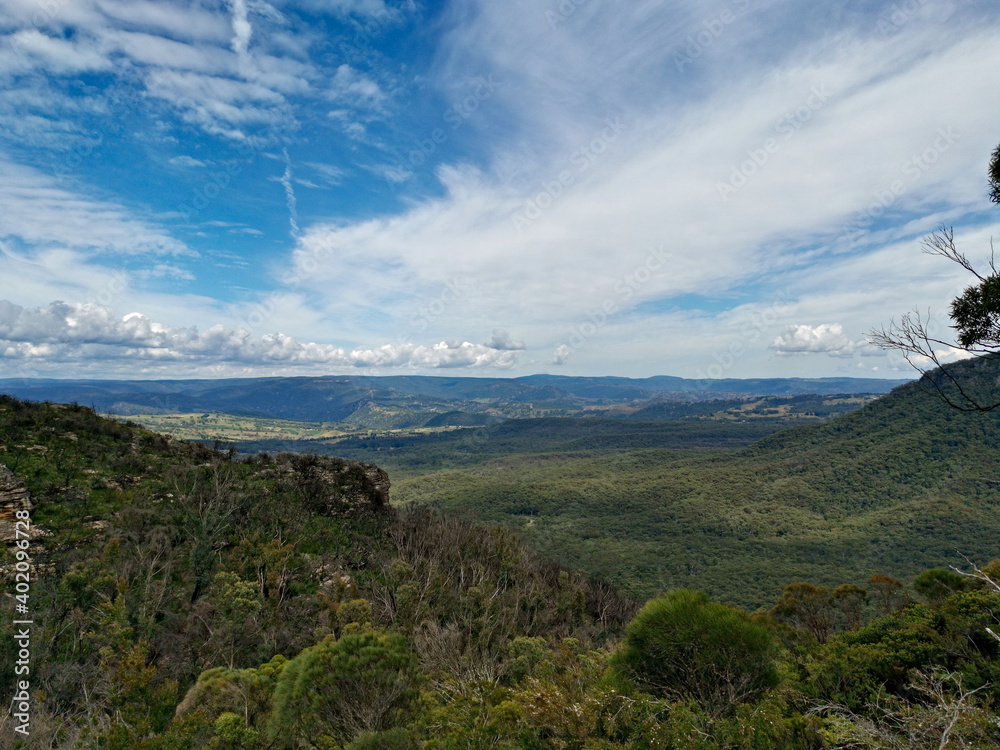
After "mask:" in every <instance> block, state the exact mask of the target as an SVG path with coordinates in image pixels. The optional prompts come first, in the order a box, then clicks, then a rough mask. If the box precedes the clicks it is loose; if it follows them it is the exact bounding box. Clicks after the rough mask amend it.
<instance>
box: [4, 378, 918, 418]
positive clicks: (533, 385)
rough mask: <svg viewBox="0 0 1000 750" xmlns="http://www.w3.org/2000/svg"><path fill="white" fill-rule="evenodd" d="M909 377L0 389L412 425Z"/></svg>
mask: <svg viewBox="0 0 1000 750" xmlns="http://www.w3.org/2000/svg"><path fill="white" fill-rule="evenodd" d="M906 382H909V381H906V380H879V379H873V378H815V379H810V378H759V379H748V380H739V379H726V380H689V379H685V378H677V377H670V376H657V377H651V378H642V379H633V378H619V377H593V378H585V377H566V376H560V375H529V376H527V377H521V378H469V377H458V378H448V377H430V376H416V375H395V376H387V377H365V376H329V377H311V378H239V379H226V380H47V379H0V393H6V394H9V395H12V396H16V397H17V398H22V399H29V400H33V401H51V402H57V403H79V404H81V405H83V406H91V407H93V408H95V409H96V410H97V411H100V412H104V413H112V414H120V415H123V416H134V415H139V414H150V413H194V412H221V413H227V414H243V415H254V416H260V417H273V418H280V419H298V420H308V421H314V422H350V421H354V422H357V423H358V424H362V423H365V424H377V423H378V422H379V420H382V421H383V422H385V423H386V424H387V425H388V424H391V425H393V426H408V425H411V424H418V423H419V424H424V423H426V422H427V420H428V419H432V418H433V417H434V416H435V415H447V417H446V419H447V420H448V422H449V423H454V424H463V423H465V422H468V423H469V424H477V423H478V424H481V423H482V422H483V418H484V414H485V415H487V416H492V417H496V418H508V417H532V416H560V415H561V416H570V415H573V414H575V413H580V412H582V410H584V409H593V408H595V407H607V406H612V405H615V404H641V403H643V402H656V401H682V402H692V401H705V400H712V399H722V398H741V397H754V396H794V395H801V394H812V393H815V394H821V395H830V394H839V393H852V394H861V393H875V394H882V393H888V392H889V391H891V390H892V389H893V388H895V387H897V386H899V385H902V384H904V383H906Z"/></svg>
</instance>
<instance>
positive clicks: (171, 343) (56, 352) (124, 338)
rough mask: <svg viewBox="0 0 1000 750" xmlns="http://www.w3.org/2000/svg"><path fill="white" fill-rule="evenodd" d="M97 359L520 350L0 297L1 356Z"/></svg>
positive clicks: (422, 364)
mask: <svg viewBox="0 0 1000 750" xmlns="http://www.w3.org/2000/svg"><path fill="white" fill-rule="evenodd" d="M81 356H84V357H87V358H90V359H93V358H98V357H101V358H104V359H111V360H114V359H119V360H144V361H156V362H187V363H238V364H245V365H291V366H321V367H327V368H329V367H336V368H348V367H365V368H387V367H418V368H432V369H433V368H457V367H493V368H500V369H505V368H509V367H512V366H514V365H515V364H516V362H517V359H516V354H515V352H513V351H511V350H507V349H499V348H495V347H492V346H488V345H485V344H473V343H469V342H467V341H465V342H445V341H442V342H440V343H438V344H434V345H431V346H425V345H419V344H413V343H400V344H386V345H385V346H381V347H377V348H371V349H366V348H356V349H353V350H347V349H344V348H342V347H337V346H332V345H329V344H317V343H311V342H309V343H305V342H300V341H298V340H296V339H295V338H293V337H291V336H288V335H286V334H283V333H272V334H265V335H263V336H257V337H255V336H253V335H252V334H251V333H250V332H249V331H245V330H241V331H235V330H232V329H229V328H226V327H224V326H221V325H214V326H212V327H210V328H208V329H207V330H205V331H204V332H202V331H199V330H198V329H197V328H196V327H194V326H192V327H188V328H182V327H173V326H167V325H163V324H161V323H158V322H156V321H154V320H151V319H150V318H149V317H147V316H146V315H143V314H142V313H138V312H133V313H129V314H127V315H125V316H121V317H119V316H118V315H116V313H115V312H114V310H113V309H112V308H110V307H107V306H104V305H97V304H92V303H83V304H80V303H67V302H61V301H56V302H52V303H51V304H49V305H47V306H45V307H38V308H33V309H28V308H24V307H22V306H20V305H16V304H14V303H12V302H9V301H6V300H0V359H6V360H22V359H38V358H43V359H45V360H46V361H47V362H53V363H54V362H62V361H71V360H74V359H77V358H79V357H81Z"/></svg>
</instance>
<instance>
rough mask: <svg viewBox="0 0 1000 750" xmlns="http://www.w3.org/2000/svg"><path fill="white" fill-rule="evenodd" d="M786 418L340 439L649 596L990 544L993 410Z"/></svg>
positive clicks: (753, 592) (906, 399) (850, 572)
mask: <svg viewBox="0 0 1000 750" xmlns="http://www.w3.org/2000/svg"><path fill="white" fill-rule="evenodd" d="M990 364H991V363H989V362H976V363H969V365H967V366H968V367H970V368H972V367H974V368H980V369H982V370H983V371H984V372H986V371H987V370H988V367H989V366H990ZM994 367H995V364H994ZM993 372H994V374H993V375H992V377H994V378H995V376H996V375H995V370H994V371H993ZM785 426H787V423H783V422H780V421H773V422H769V421H768V420H767V419H759V420H747V421H746V422H737V421H733V420H720V419H705V418H703V416H699V415H689V416H687V417H685V418H682V419H677V420H672V421H671V420H661V421H656V422H645V421H639V420H601V419H592V420H557V419H549V420H530V421H511V422H506V423H504V424H501V425H495V426H492V427H487V428H482V429H479V430H466V431H456V432H451V433H443V434H438V435H428V436H422V437H421V436H415V437H410V438H406V437H392V436H388V437H377V438H365V439H360V438H358V439H350V440H347V441H344V442H342V443H340V444H339V445H338V447H339V448H340V449H341V450H342V455H348V456H351V457H353V458H359V459H362V460H368V461H377V462H378V463H379V464H380V465H384V466H386V467H388V469H389V470H390V471H391V472H392V474H393V476H394V478H395V497H396V499H397V500H399V501H405V502H417V503H431V504H433V505H435V506H437V507H440V508H442V509H445V510H447V511H448V512H454V511H458V510H459V509H461V511H462V512H465V513H469V514H470V515H471V516H472V517H474V518H477V519H479V520H484V521H489V522H502V523H506V524H511V525H515V526H520V527H522V528H523V529H524V532H525V534H526V535H527V537H528V538H529V539H530V540H532V541H533V543H534V544H535V545H536V546H537V547H538V548H539V549H541V550H542V551H543V552H544V553H545V554H547V555H550V556H552V557H553V558H555V559H557V560H559V561H561V562H563V563H564V564H567V565H569V566H571V567H575V568H580V569H583V570H587V571H589V572H591V573H593V574H596V575H600V576H601V577H603V578H605V579H607V580H610V581H612V582H613V583H615V585H616V586H618V587H619V588H622V589H624V590H626V591H629V592H630V593H632V595H634V596H636V597H637V598H639V599H645V598H648V597H650V596H653V595H655V594H657V593H659V592H660V591H663V590H665V589H669V588H678V587H687V588H695V589H699V590H703V591H706V592H707V593H709V594H710V595H711V596H713V597H716V598H718V599H720V600H722V601H726V602H728V603H735V604H741V605H743V606H749V607H758V606H766V605H768V603H769V602H773V601H774V599H775V598H776V597H778V596H779V595H780V592H781V590H782V588H783V587H784V585H785V584H786V583H787V582H788V581H789V580H793V579H796V578H807V579H809V580H813V581H815V582H817V583H822V584H824V585H828V586H835V585H838V584H839V583H843V582H852V583H856V584H860V583H863V582H864V581H865V580H867V579H868V578H869V577H870V576H871V575H873V574H876V573H882V572H890V573H893V574H895V575H899V576H905V577H910V576H915V575H917V574H918V573H919V572H920V571H921V570H923V569H925V568H928V567H940V566H947V565H950V564H956V563H958V562H961V558H960V557H959V555H958V553H959V552H963V553H965V554H967V555H970V556H971V557H973V558H975V559H989V558H991V557H993V556H994V555H995V542H994V540H995V539H996V538H998V536H1000V514H998V513H997V506H998V502H1000V476H998V475H997V472H996V468H995V467H996V465H997V460H998V459H1000V417H998V415H997V414H963V413H958V412H956V411H954V410H952V409H950V408H948V407H947V405H946V404H944V403H943V402H942V401H941V400H940V399H938V398H937V397H936V395H935V389H933V388H932V387H930V386H927V385H925V384H923V383H913V384H909V385H905V386H903V387H901V388H899V389H897V390H896V391H894V392H893V393H892V394H889V395H887V396H883V397H881V398H879V399H876V400H875V401H873V402H871V403H869V404H867V405H865V406H864V407H862V408H860V409H857V410H854V411H852V412H850V413H848V414H844V415H841V416H838V417H836V418H833V419H830V420H828V421H825V422H821V423H813V424H803V425H800V426H797V427H793V428H791V429H782V428H783V427H785ZM755 441H756V442H755ZM751 443H752V444H751Z"/></svg>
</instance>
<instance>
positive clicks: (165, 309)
mask: <svg viewBox="0 0 1000 750" xmlns="http://www.w3.org/2000/svg"><path fill="white" fill-rule="evenodd" d="M997 70H1000V19H998V16H997V14H996V9H995V4H994V3H991V2H981V1H978V0H970V1H968V2H962V3H959V2H952V1H950V0H901V1H900V2H895V3H889V2H885V3H882V2H839V3H827V4H823V3H805V2H801V1H799V2H792V1H790V0H730V1H729V2H693V1H690V2H685V1H677V2H648V1H647V2H643V1H641V0H636V1H635V2H630V3H622V2H611V1H610V0H531V1H529V0H503V1H502V2H501V1H500V0H492V1H490V0H464V2H443V1H442V2H418V1H417V0H404V1H402V2H401V1H400V0H272V2H264V0H215V1H211V0H185V1H180V0H156V1H155V2H149V1H147V0H0V376H5V377H20V376H48V377H129V378H148V377H223V376H247V375H261V376H264V375H278V374H282V375H287V374H293V375H294V374H297V375H316V374H326V373H357V374H404V373H421V374H441V375H445V374H449V375H457V374H462V375H481V376H496V375H509V376H516V375H523V374H529V373H536V372H550V373H556V374H567V375H624V376H634V377H642V376H649V375H655V374H669V375H678V376H682V377H763V376H774V377H782V376H800V377H823V376H833V375H856V376H865V377H871V376H875V377H909V376H910V375H911V374H912V371H911V370H909V369H908V368H907V366H906V364H905V363H903V362H900V361H899V360H898V359H897V358H895V357H893V356H891V355H887V354H886V353H884V352H881V351H879V350H875V349H873V348H872V347H871V346H870V345H868V344H867V343H866V341H865V337H866V334H867V333H868V331H870V330H871V329H872V328H874V327H878V326H880V325H882V324H883V323H887V322H888V321H889V320H890V319H891V318H892V317H897V318H898V316H900V315H901V314H903V313H905V312H907V311H909V310H913V309H919V310H921V311H923V312H925V313H926V312H927V311H928V309H929V311H930V315H931V321H932V325H933V326H936V327H937V330H938V332H940V333H945V334H946V333H947V331H946V329H945V326H946V325H947V317H946V312H947V304H948V301H949V300H950V299H951V298H952V297H954V296H955V295H956V294H957V293H958V292H960V291H961V289H962V288H963V287H964V286H965V285H966V284H968V283H969V279H968V278H966V277H965V276H963V273H964V272H963V271H962V270H961V269H959V268H958V267H957V266H956V267H949V264H948V263H947V262H946V261H944V260H942V259H940V258H932V257H928V256H926V255H922V254H921V252H920V240H921V238H922V237H923V236H925V235H926V234H928V233H929V232H931V231H933V230H934V229H936V228H937V227H939V226H941V225H949V226H954V227H955V232H956V239H957V240H958V242H959V244H960V247H961V248H962V249H963V250H964V251H965V252H966V253H967V254H968V255H969V257H970V260H973V261H974V262H983V263H985V261H986V260H987V259H988V253H989V244H990V237H991V236H993V235H995V234H997V231H996V229H997V223H998V217H1000V213H998V212H997V209H996V207H993V206H991V204H989V203H988V201H987V198H986V194H987V193H986V165H987V162H988V159H989V155H990V152H991V151H992V149H993V148H994V147H995V146H996V145H997V143H998V142H1000V125H998V123H1000V96H998V94H997V87H996V82H995V80H994V79H995V73H996V71H997Z"/></svg>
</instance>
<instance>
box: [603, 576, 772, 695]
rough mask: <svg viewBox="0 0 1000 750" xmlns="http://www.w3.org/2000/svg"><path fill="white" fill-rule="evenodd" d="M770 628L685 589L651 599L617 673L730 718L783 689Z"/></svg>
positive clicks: (630, 632) (618, 659) (632, 628)
mask: <svg viewBox="0 0 1000 750" xmlns="http://www.w3.org/2000/svg"><path fill="white" fill-rule="evenodd" d="M776 655H777V646H776V643H775V639H774V636H773V634H772V633H771V631H770V630H769V629H768V628H767V627H766V626H765V625H762V624H760V623H756V622H752V621H751V620H750V619H749V618H748V617H747V615H746V614H745V613H743V612H741V611H739V610H736V609H733V608H732V607H728V606H726V605H723V604H718V603H716V602H712V601H710V600H709V598H708V597H707V596H705V595H704V594H702V593H700V592H697V591H690V590H686V589H681V590H678V591H672V592H670V593H668V594H665V595H664V596H661V597H659V598H657V599H653V600H652V601H650V602H649V603H648V604H646V606H645V607H643V608H642V610H641V611H640V612H639V614H637V615H636V616H635V619H633V620H632V622H631V623H629V626H628V629H627V631H626V635H625V640H624V641H623V643H622V645H621V647H620V649H619V650H618V652H617V653H616V654H615V655H614V657H613V658H612V662H611V666H612V670H613V671H614V672H615V673H616V674H617V675H618V676H619V677H620V678H623V679H625V680H626V681H628V682H631V683H633V684H634V685H635V686H637V687H638V688H640V689H641V690H644V691H646V692H649V693H652V694H654V695H657V696H660V697H668V698H680V699H694V700H696V701H698V702H699V703H700V704H701V705H702V706H703V707H704V708H705V709H706V710H708V711H710V712H712V713H714V714H721V713H728V712H729V711H731V710H732V709H733V708H734V707H735V706H737V705H738V704H740V703H745V702H747V701H752V700H754V699H755V698H757V697H758V696H760V695H761V694H762V693H763V692H764V691H765V690H767V689H768V688H771V687H775V686H776V685H777V684H778V672H777V668H776V666H775V657H776Z"/></svg>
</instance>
